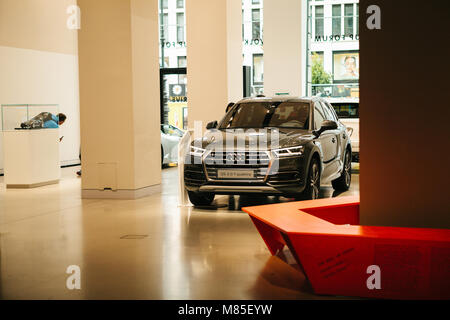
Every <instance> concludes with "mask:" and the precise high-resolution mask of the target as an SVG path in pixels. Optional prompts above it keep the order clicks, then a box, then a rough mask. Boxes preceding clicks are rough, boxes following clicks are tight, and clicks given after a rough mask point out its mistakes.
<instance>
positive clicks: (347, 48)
mask: <svg viewBox="0 0 450 320" xmlns="http://www.w3.org/2000/svg"><path fill="white" fill-rule="evenodd" d="M308 2H309V5H308V50H309V63H308V64H309V68H308V78H307V79H308V92H309V93H310V94H312V95H315V94H321V95H323V96H326V97H334V98H341V97H342V98H358V97H359V0H308ZM319 65H321V66H322V68H323V69H322V70H321V68H320V67H319ZM322 71H324V72H322Z"/></svg>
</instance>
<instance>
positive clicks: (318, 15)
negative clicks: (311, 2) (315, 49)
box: [315, 6, 324, 37]
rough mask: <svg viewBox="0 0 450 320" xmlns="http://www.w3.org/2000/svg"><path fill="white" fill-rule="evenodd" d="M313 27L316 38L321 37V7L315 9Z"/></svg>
mask: <svg viewBox="0 0 450 320" xmlns="http://www.w3.org/2000/svg"><path fill="white" fill-rule="evenodd" d="M315 15H316V20H315V27H316V37H322V36H323V35H324V33H323V6H316V7H315Z"/></svg>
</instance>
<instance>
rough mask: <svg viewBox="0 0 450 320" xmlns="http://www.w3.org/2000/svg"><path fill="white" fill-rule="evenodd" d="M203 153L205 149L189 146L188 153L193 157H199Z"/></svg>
mask: <svg viewBox="0 0 450 320" xmlns="http://www.w3.org/2000/svg"><path fill="white" fill-rule="evenodd" d="M204 153H205V149H202V148H198V147H194V146H191V147H190V149H189V154H190V155H191V156H195V157H201V156H203V154H204Z"/></svg>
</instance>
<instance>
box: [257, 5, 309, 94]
mask: <svg viewBox="0 0 450 320" xmlns="http://www.w3.org/2000/svg"><path fill="white" fill-rule="evenodd" d="M302 2H303V1H300V0H264V94H265V95H266V96H273V95H275V94H276V93H288V94H289V95H293V96H301V95H303V92H304V87H305V84H304V83H303V81H304V80H303V79H304V75H303V73H304V72H305V71H304V65H305V63H304V61H303V60H304V59H306V57H305V53H304V51H305V50H306V48H305V46H304V42H303V41H302V39H303V38H302V31H303V28H302V25H304V23H303V19H302V18H303V15H302V7H305V6H302ZM305 8H306V7H305ZM302 66H303V67H302Z"/></svg>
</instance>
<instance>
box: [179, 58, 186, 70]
mask: <svg viewBox="0 0 450 320" xmlns="http://www.w3.org/2000/svg"><path fill="white" fill-rule="evenodd" d="M178 68H186V57H185V56H179V57H178Z"/></svg>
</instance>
